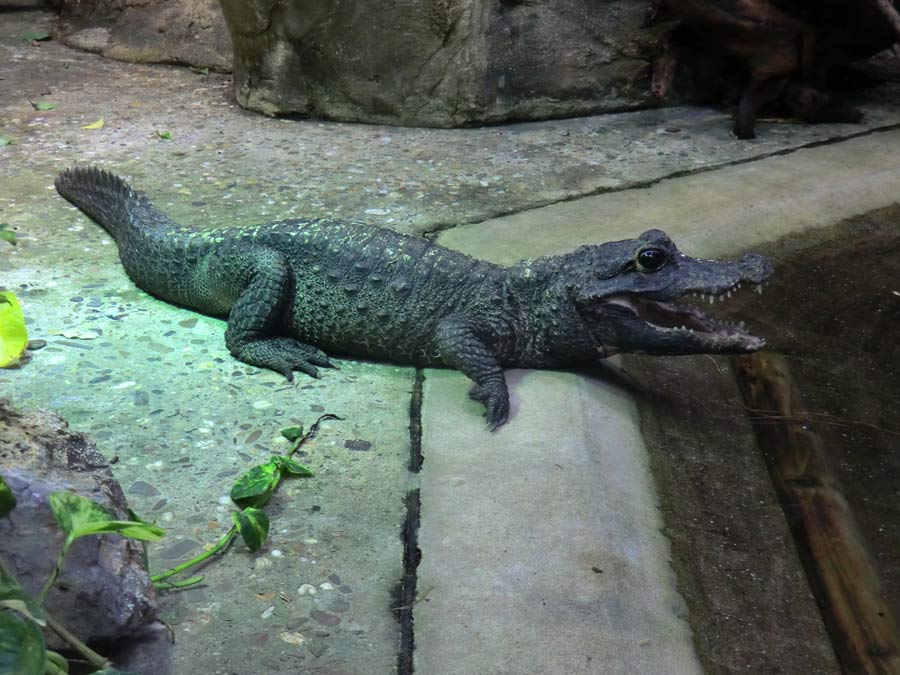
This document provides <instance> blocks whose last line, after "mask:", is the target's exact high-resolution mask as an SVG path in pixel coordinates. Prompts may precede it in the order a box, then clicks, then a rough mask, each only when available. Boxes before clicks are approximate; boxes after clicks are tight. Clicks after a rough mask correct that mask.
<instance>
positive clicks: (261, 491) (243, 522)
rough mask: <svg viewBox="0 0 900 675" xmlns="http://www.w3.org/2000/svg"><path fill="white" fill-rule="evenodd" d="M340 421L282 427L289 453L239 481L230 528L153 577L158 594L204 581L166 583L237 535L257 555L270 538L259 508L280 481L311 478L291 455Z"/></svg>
mask: <svg viewBox="0 0 900 675" xmlns="http://www.w3.org/2000/svg"><path fill="white" fill-rule="evenodd" d="M327 419H337V420H339V419H341V418H340V417H338V416H337V415H332V414H331V413H326V414H325V415H322V416H320V417H319V418H318V419H317V420H316V421H315V423H314V424H313V425H312V426H311V427H310V428H309V431H308V432H306V434H304V433H303V427H302V426H295V427H285V428H284V429H282V430H281V435H282V436H284V437H285V438H286V439H287V440H289V441H291V444H292V445H291V450H290V452H288V454H287V455H272V456H271V457H270V458H269V461H267V462H265V463H264V464H257V465H256V466H254V467H253V468H251V469H250V470H249V471H247V472H246V473H244V474H243V475H242V476H241V477H240V478H238V479H237V480H236V481H235V482H234V485H233V486H232V488H231V492H230V495H229V496H230V497H231V501H233V502H234V503H235V505H236V506H237V507H238V509H239V510H238V511H234V512H232V514H231V519H232V521H233V523H234V524H233V525H232V526H231V528H230V529H229V530H228V532H226V533H225V534H224V535H223V536H222V538H221V539H219V541H218V542H216V544H215V545H214V546H213V547H212V548H210V549H209V550H208V551H204V552H203V553H201V554H200V555H198V556H196V557H194V558H192V559H191V560H188V561H187V562H184V563H182V564H180V565H178V566H177V567H173V568H172V569H169V570H166V571H165V572H162V573H160V574H157V575H155V576H153V577H152V580H153V584H154V585H155V586H156V588H158V589H160V590H168V589H174V588H183V587H185V586H190V585H193V584H196V583H199V582H201V581H203V577H202V576H195V577H191V578H190V579H185V580H182V581H180V582H171V581H166V580H167V579H169V578H171V577H173V576H175V575H176V574H180V573H181V572H184V571H185V570H187V569H190V568H191V567H194V566H196V565H199V564H200V563H202V562H204V561H205V560H208V559H209V558H211V557H212V556H214V555H216V554H217V553H219V552H222V551H225V550H226V549H227V548H228V547H229V546H230V545H231V542H232V541H233V540H234V537H235V535H236V534H240V535H241V538H242V539H243V540H244V543H245V544H246V545H247V548H248V549H250V551H258V550H259V549H260V548H262V545H263V544H264V543H265V541H266V537H267V536H268V534H269V518H268V516H266V514H265V512H264V511H263V510H262V507H263V506H265V505H266V503H267V502H268V501H269V499H271V497H272V495H273V494H274V493H275V490H276V489H277V488H278V485H279V484H280V483H281V479H282V478H283V477H284V476H285V475H288V476H301V477H308V476H313V475H315V474H313V472H312V470H311V469H310V468H308V467H306V466H303V465H302V464H300V463H299V462H297V461H296V460H294V459H293V455H294V454H295V453H296V452H297V451H298V450H299V449H300V448H301V447H302V446H303V444H304V443H306V442H307V441H308V440H310V439H311V438H314V437H315V435H316V434H317V433H318V432H319V425H320V424H321V423H322V421H323V420H327Z"/></svg>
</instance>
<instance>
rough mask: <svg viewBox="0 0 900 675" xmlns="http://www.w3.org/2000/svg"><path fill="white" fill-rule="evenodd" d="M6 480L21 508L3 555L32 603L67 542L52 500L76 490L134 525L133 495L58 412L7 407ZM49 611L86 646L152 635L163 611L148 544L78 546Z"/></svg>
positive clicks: (1, 465) (2, 449)
mask: <svg viewBox="0 0 900 675" xmlns="http://www.w3.org/2000/svg"><path fill="white" fill-rule="evenodd" d="M0 475H2V476H3V479H4V481H5V482H6V483H7V485H8V486H9V487H10V489H11V490H12V492H13V494H14V495H15V497H16V501H17V503H16V507H15V508H14V509H13V510H12V511H11V512H10V513H9V514H8V515H7V516H6V517H4V518H0V555H2V557H3V559H4V560H5V561H6V562H7V563H8V564H9V565H10V566H11V567H12V571H13V573H14V574H15V575H16V578H17V579H18V580H19V582H20V583H21V584H22V586H23V587H24V588H25V590H27V591H28V592H29V593H31V594H32V595H37V594H38V592H39V591H40V589H41V587H42V586H43V584H44V582H45V580H46V579H47V577H48V576H49V575H50V571H51V570H52V568H53V564H54V562H55V558H56V555H57V553H58V551H59V549H60V547H61V546H62V542H63V535H62V532H61V531H60V530H59V528H58V527H56V526H55V524H54V520H53V516H52V515H51V513H50V507H49V501H48V499H49V496H50V494H51V493H52V492H55V491H57V490H69V491H71V492H74V493H76V494H79V495H81V496H83V497H87V498H88V499H92V500H93V501H95V502H97V503H99V504H101V505H102V506H103V507H105V508H106V509H107V510H108V511H109V512H110V513H111V514H113V515H114V516H115V517H116V518H118V519H121V520H129V519H130V518H129V514H128V506H127V504H126V501H125V495H124V493H123V492H122V488H121V486H120V485H119V483H118V482H117V481H116V480H115V478H113V476H112V473H111V471H110V467H109V464H108V463H107V461H106V459H105V458H104V457H103V455H101V454H100V453H99V452H98V451H97V448H96V447H95V445H94V443H93V442H92V441H91V440H89V439H88V438H86V437H85V436H84V435H83V434H79V433H74V432H72V431H70V430H69V429H68V425H67V424H66V422H65V420H63V419H62V418H60V417H59V416H58V415H56V414H54V413H52V412H49V411H44V410H28V411H15V410H13V409H12V408H11V407H10V406H9V404H8V402H6V401H4V400H3V399H0ZM46 607H47V609H48V610H50V611H51V612H52V614H53V616H54V617H55V618H56V619H58V620H59V621H60V622H61V623H62V624H63V625H64V626H66V628H68V629H69V630H70V631H71V632H72V633H74V634H75V635H76V636H78V637H79V638H80V639H81V640H83V641H85V642H100V641H103V642H110V641H116V640H119V639H122V638H127V637H133V636H136V635H141V634H144V633H146V632H147V629H148V628H149V627H150V626H151V625H152V623H153V621H154V619H155V616H156V611H157V605H156V592H155V591H154V589H153V586H152V584H151V583H150V577H149V574H148V572H147V569H146V567H145V565H144V555H143V548H142V547H141V543H140V542H137V541H134V540H132V539H123V538H122V537H119V536H117V535H105V536H88V537H82V538H81V539H78V540H76V541H75V543H74V544H72V547H71V548H70V549H69V553H68V555H67V557H66V560H65V563H64V565H63V571H62V574H60V576H59V578H58V579H57V581H56V583H55V584H54V586H53V588H52V589H51V591H50V593H49V594H48V595H47V601H46ZM49 637H51V644H52V645H54V646H59V645H58V644H57V643H55V641H53V640H52V638H53V636H52V635H51V636H49Z"/></svg>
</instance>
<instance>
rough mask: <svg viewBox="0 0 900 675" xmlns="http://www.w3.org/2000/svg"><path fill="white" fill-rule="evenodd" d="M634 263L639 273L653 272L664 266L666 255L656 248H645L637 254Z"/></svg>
mask: <svg viewBox="0 0 900 675" xmlns="http://www.w3.org/2000/svg"><path fill="white" fill-rule="evenodd" d="M636 262H637V267H638V269H639V270H640V271H641V272H655V271H656V270H658V269H660V268H661V267H662V266H663V265H665V264H666V253H665V251H662V250H661V249H658V248H645V249H644V250H643V251H641V252H640V253H638V254H637V260H636Z"/></svg>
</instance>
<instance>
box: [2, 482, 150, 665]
mask: <svg viewBox="0 0 900 675" xmlns="http://www.w3.org/2000/svg"><path fill="white" fill-rule="evenodd" d="M15 505H16V500H15V496H14V495H13V493H12V490H10V488H9V486H8V485H7V484H6V481H4V480H3V477H2V476H0V517H2V516H6V515H7V514H9V512H10V511H12V510H13V508H15ZM50 510H51V512H52V513H53V517H54V518H55V519H56V521H57V523H59V525H60V527H61V528H62V529H63V532H64V533H65V534H66V540H65V543H64V544H63V547H62V550H61V551H60V554H59V556H58V557H57V559H56V565H54V568H53V572H52V573H51V575H50V579H48V581H47V583H46V584H45V585H44V589H43V591H42V592H41V594H40V596H39V598H38V599H35V598H32V597H31V596H30V595H29V594H28V593H27V592H26V591H25V589H23V588H22V586H21V584H19V582H18V580H17V579H16V578H15V576H14V575H13V573H12V572H11V571H10V569H9V567H8V566H7V565H6V563H5V562H4V561H3V559H2V558H0V673H10V674H11V675H64V674H65V673H68V672H69V664H68V662H67V661H66V659H65V658H64V657H63V656H62V655H60V654H57V653H56V652H54V651H52V650H49V649H47V646H46V645H45V644H44V636H43V635H42V634H41V631H40V629H39V627H40V628H43V627H49V628H50V629H51V630H53V631H54V632H55V633H56V634H57V635H59V636H60V637H61V638H62V639H63V640H64V641H65V642H66V643H68V644H69V645H70V646H71V647H72V649H74V650H75V651H77V652H78V653H79V654H81V656H82V657H84V658H85V659H86V660H87V661H88V663H90V664H91V665H92V666H93V667H94V668H95V669H96V670H95V672H96V673H105V674H106V675H130V674H129V673H125V672H123V671H120V670H115V669H113V668H111V667H110V666H111V664H110V662H109V660H108V659H106V658H104V657H102V656H100V655H99V654H98V653H97V652H95V651H94V650H92V649H91V648H90V647H88V646H87V645H86V644H84V643H83V642H81V641H80V640H79V639H78V638H77V637H75V636H74V635H72V634H71V633H70V632H69V631H68V630H67V629H66V628H65V626H63V625H62V624H60V623H59V622H58V621H57V620H56V619H54V618H53V617H52V616H51V615H50V613H49V612H47V610H46V609H44V608H43V606H42V605H43V599H44V596H45V595H46V593H47V591H48V590H49V588H50V587H51V586H52V584H53V582H54V581H55V580H56V578H57V577H58V576H59V571H60V568H61V567H62V564H63V559H64V557H65V554H66V552H67V551H68V549H69V546H71V544H72V542H73V541H75V540H76V539H77V538H79V537H82V536H85V535H88V534H103V533H107V532H115V533H119V534H123V535H125V536H128V537H132V538H135V539H146V540H158V539H160V538H161V537H162V536H163V531H162V530H161V529H160V528H158V527H156V526H155V525H149V524H147V523H142V522H132V521H121V520H114V519H112V517H111V516H110V514H109V513H108V512H107V511H106V509H104V508H103V507H102V506H100V505H98V504H96V503H94V502H92V501H91V500H90V499H87V498H85V497H81V496H79V495H75V494H72V493H70V492H54V493H53V494H52V495H50Z"/></svg>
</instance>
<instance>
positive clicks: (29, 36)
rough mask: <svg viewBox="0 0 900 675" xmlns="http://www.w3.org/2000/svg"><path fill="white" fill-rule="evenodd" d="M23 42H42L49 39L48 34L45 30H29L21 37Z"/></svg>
mask: <svg viewBox="0 0 900 675" xmlns="http://www.w3.org/2000/svg"><path fill="white" fill-rule="evenodd" d="M22 39H23V40H24V41H25V42H43V41H44V40H49V39H50V33H48V32H47V31H45V30H30V31H27V32H26V33H25V34H24V35H22Z"/></svg>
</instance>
